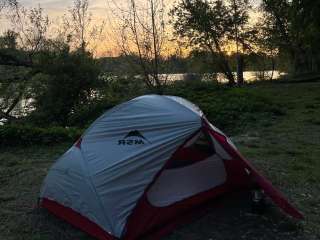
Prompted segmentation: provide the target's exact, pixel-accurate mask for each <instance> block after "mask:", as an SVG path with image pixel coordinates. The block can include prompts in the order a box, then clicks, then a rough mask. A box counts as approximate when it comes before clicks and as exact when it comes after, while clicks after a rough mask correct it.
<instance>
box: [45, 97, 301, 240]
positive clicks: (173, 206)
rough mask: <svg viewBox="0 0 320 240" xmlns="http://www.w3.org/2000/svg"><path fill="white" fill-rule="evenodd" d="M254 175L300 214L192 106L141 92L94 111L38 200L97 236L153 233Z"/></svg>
mask: <svg viewBox="0 0 320 240" xmlns="http://www.w3.org/2000/svg"><path fill="white" fill-rule="evenodd" d="M252 182H254V183H255V184H258V185H259V186H260V187H261V188H262V189H263V190H264V192H265V193H266V195H268V196H269V197H270V198H271V199H272V200H273V201H274V202H275V203H276V204H277V205H278V206H279V207H280V208H282V209H283V210H284V211H285V212H286V213H288V214H289V215H291V216H293V217H296V218H302V215H301V214H300V213H299V211H298V210H296V209H295V208H294V207H293V206H292V205H291V204H290V203H289V202H288V201H287V200H286V199H285V197H284V196H283V195H282V194H281V193H280V192H279V191H278V190H276V189H275V188H274V187H273V186H272V185H271V184H270V182H269V181H268V180H266V179H265V178H264V177H263V176H261V175H260V174H259V173H258V172H257V171H256V170H255V169H254V167H253V166H252V165H251V164H250V163H249V162H248V161H247V160H246V159H244V158H243V157H242V156H241V154H240V153H239V152H238V150H237V149H236V147H235V146H234V145H233V144H232V142H231V141H230V139H229V138H228V137H226V136H225V135H224V134H223V133H222V132H221V131H220V130H218V129H217V128H215V127H214V126H213V125H212V124H210V123H209V122H208V120H207V119H206V118H205V116H204V115H203V113H202V112H201V110H200V109H199V108H198V107H197V106H195V105H194V104H192V103H190V102H189V101H187V100H185V99H183V98H180V97H174V96H159V95H145V96H141V97H138V98H135V99H133V100H130V101H128V102H125V103H123V104H120V105H118V106H116V107H114V108H112V109H111V110H109V111H107V112H106V113H104V114H103V115H102V116H101V117H100V118H98V119H97V120H96V121H95V122H94V123H93V124H92V125H91V126H90V127H89V128H88V129H87V130H86V132H85V133H84V134H83V136H82V137H81V138H80V139H79V140H78V141H77V143H76V144H75V145H74V146H72V147H71V148H70V149H69V150H68V151H67V152H66V153H65V154H64V155H63V156H61V157H60V158H59V159H58V160H57V161H56V163H55V164H54V165H53V166H52V167H51V169H50V170H49V172H48V175H47V177H46V178H45V180H44V183H43V186H42V189H41V193H40V199H41V206H42V207H44V208H47V209H48V210H49V211H51V212H52V213H53V214H55V215H57V216H59V217H60V218H63V219H65V220H67V221H68V222H70V223H71V224H73V225H75V226H77V227H79V228H80V229H82V230H84V231H86V232H87V233H89V234H90V235H92V236H94V237H96V238H97V239H105V240H114V239H126V240H129V239H130V240H134V239H140V238H141V237H143V236H146V235H151V236H152V239H156V236H158V235H159V234H162V233H165V232H167V231H170V230H171V229H172V228H173V227H174V224H173V223H172V224H171V220H172V219H174V218H175V217H177V216H178V215H182V214H184V213H185V212H186V211H188V210H190V209H191V208H193V207H196V206H199V205H201V204H204V203H205V202H208V201H209V200H211V199H214V198H215V197H217V196H219V195H222V194H224V193H227V192H231V191H234V190H236V189H241V188H248V187H250V186H251V185H252Z"/></svg>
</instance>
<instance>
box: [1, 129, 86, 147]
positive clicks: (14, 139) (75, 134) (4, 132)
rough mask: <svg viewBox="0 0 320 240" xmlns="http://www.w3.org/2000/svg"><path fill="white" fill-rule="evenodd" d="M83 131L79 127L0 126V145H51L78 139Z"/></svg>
mask: <svg viewBox="0 0 320 240" xmlns="http://www.w3.org/2000/svg"><path fill="white" fill-rule="evenodd" d="M81 133H82V131H81V130H80V129H77V128H63V127H50V128H39V127H33V126H26V125H12V124H9V125H3V126H0V146H16V145H23V146H24V145H32V144H40V145H41V144H43V145H50V144H55V143H61V142H66V141H76V140H77V139H78V138H79V137H80V136H81Z"/></svg>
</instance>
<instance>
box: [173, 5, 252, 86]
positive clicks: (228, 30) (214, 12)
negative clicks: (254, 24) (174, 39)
mask: <svg viewBox="0 0 320 240" xmlns="http://www.w3.org/2000/svg"><path fill="white" fill-rule="evenodd" d="M250 8H251V6H250V4H249V1H248V0H227V1H222V0H212V1H204V0H182V1H180V2H179V4H178V5H177V6H176V7H174V9H173V10H172V11H171V16H172V17H173V20H172V22H173V26H174V29H175V33H176V35H178V36H180V37H181V38H187V39H188V40H189V42H190V45H191V46H192V47H200V48H204V49H205V50H207V51H209V52H211V55H212V58H213V59H214V60H215V59H216V57H217V56H218V66H219V69H220V71H221V72H222V73H223V74H224V75H225V76H226V78H227V79H228V80H229V83H230V84H231V85H233V84H235V77H234V75H233V73H232V70H231V67H230V63H229V62H228V58H227V57H226V52H225V49H226V48H227V47H230V46H232V45H233V46H235V48H236V53H237V54H236V56H237V57H236V58H237V82H238V83H239V84H242V83H243V69H244V60H243V55H244V54H245V53H246V52H247V51H248V50H250V48H251V47H250V45H251V43H250V37H251V35H252V34H253V31H252V28H250V27H249V10H250ZM214 62H216V61H214Z"/></svg>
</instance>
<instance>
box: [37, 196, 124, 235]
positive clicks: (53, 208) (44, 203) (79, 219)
mask: <svg viewBox="0 0 320 240" xmlns="http://www.w3.org/2000/svg"><path fill="white" fill-rule="evenodd" d="M40 207H42V208H45V209H47V210H48V211H50V212H51V213H53V214H54V215H56V216H57V217H59V218H62V219H63V220H65V221H67V222H68V223H70V224H71V225H73V226H75V227H77V228H80V229H81V230H83V231H84V232H86V233H88V234H89V235H91V236H93V237H95V238H97V239H99V240H117V239H118V238H116V237H114V236H112V235H110V234H109V233H107V232H106V231H105V230H103V229H102V228H101V227H100V226H98V225H97V224H96V223H94V222H92V221H91V220H89V219H88V218H87V217H85V216H83V215H81V214H80V213H78V212H76V211H75V210H73V209H72V208H69V207H66V206H63V205H62V204H60V203H58V202H56V201H53V200H50V199H47V198H43V199H41V204H40Z"/></svg>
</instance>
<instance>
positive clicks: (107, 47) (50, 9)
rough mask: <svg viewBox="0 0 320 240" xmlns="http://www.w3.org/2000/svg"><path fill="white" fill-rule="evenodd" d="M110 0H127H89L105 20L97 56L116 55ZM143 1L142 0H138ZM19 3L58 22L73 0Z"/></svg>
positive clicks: (170, 1) (1, 28)
mask: <svg viewBox="0 0 320 240" xmlns="http://www.w3.org/2000/svg"><path fill="white" fill-rule="evenodd" d="M112 1H114V2H116V3H117V4H120V5H121V4H124V5H125V4H126V2H127V1H128V0H89V11H90V12H91V13H92V15H93V19H94V21H95V22H97V23H101V22H102V21H106V29H105V34H104V39H103V41H101V43H98V46H97V47H96V49H97V50H96V52H97V55H98V56H105V55H117V46H116V43H115V39H114V34H113V33H112V30H111V28H110V27H109V26H110V21H112V20H110V19H112V15H113V13H114V9H110V5H112V4H110V3H111V2H112ZM140 1H143V0H140ZM165 1H167V3H168V4H167V5H166V7H167V8H168V9H169V8H170V7H171V6H170V5H173V3H174V2H176V1H177V0H165ZM251 1H252V3H253V4H254V5H258V3H259V1H260V0H251ZM19 3H21V5H23V6H24V7H26V8H31V7H37V6H39V5H40V6H41V7H42V8H43V9H44V10H45V13H46V14H48V16H49V18H50V20H51V21H52V22H59V19H61V16H63V15H64V14H65V13H66V12H67V9H68V7H70V6H72V3H73V0H20V1H19ZM0 21H1V26H0V31H1V32H3V31H4V30H6V29H7V28H8V26H10V24H8V22H7V21H6V20H5V18H3V17H2V18H1V19H0Z"/></svg>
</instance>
